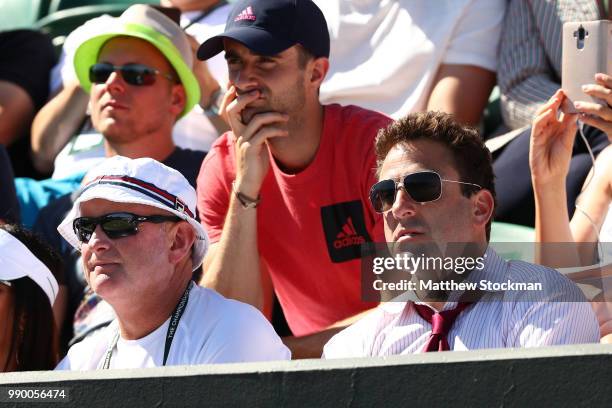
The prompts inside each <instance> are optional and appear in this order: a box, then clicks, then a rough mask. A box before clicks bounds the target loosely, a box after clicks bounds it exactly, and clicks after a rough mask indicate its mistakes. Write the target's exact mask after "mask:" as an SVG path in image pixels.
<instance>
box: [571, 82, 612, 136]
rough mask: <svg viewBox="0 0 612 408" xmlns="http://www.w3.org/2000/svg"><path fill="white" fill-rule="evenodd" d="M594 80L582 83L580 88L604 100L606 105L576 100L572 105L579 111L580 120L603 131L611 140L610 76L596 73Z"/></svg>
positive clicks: (611, 83)
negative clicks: (589, 82) (585, 83)
mask: <svg viewBox="0 0 612 408" xmlns="http://www.w3.org/2000/svg"><path fill="white" fill-rule="evenodd" d="M595 81H596V82H597V83H596V84H588V85H583V86H582V90H583V91H584V93H585V94H587V95H589V96H592V97H594V98H599V99H602V100H604V101H605V102H606V105H605V106H604V105H600V104H597V103H594V102H585V101H578V102H575V103H574V106H575V107H576V110H577V111H578V112H580V120H582V121H583V122H584V123H585V124H586V125H591V126H594V127H596V128H598V129H600V130H601V131H603V132H605V133H606V134H607V135H608V139H610V140H612V107H611V106H612V77H611V76H610V75H606V74H596V75H595Z"/></svg>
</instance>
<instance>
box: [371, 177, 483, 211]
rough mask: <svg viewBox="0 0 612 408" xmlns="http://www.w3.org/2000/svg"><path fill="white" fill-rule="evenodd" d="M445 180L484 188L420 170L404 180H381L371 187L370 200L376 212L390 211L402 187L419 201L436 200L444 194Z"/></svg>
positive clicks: (479, 188)
mask: <svg viewBox="0 0 612 408" xmlns="http://www.w3.org/2000/svg"><path fill="white" fill-rule="evenodd" d="M443 181H446V182H448V183H458V184H465V185H468V186H473V187H475V188H477V189H478V190H481V189H482V187H481V186H479V185H478V184H474V183H466V182H463V181H456V180H447V179H443V178H442V177H440V175H439V174H438V173H436V172H435V171H420V172H417V173H411V174H408V175H406V176H404V179H403V180H402V181H395V180H390V179H389V180H381V181H379V182H378V183H376V184H374V185H373V186H372V188H371V189H370V201H371V202H372V207H374V210H375V211H376V212H379V213H383V212H386V211H389V210H390V209H391V207H393V203H394V202H395V194H396V193H397V190H398V189H400V188H403V189H404V190H405V191H406V193H408V195H409V196H410V198H412V199H413V200H414V201H416V202H417V203H421V204H423V203H428V202H430V201H436V200H437V199H439V198H440V197H441V196H442V182H443Z"/></svg>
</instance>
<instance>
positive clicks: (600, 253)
mask: <svg viewBox="0 0 612 408" xmlns="http://www.w3.org/2000/svg"><path fill="white" fill-rule="evenodd" d="M576 123H577V125H578V132H579V133H580V137H581V138H582V141H583V142H584V144H585V146H586V148H587V151H588V152H589V156H590V157H591V162H592V163H593V173H592V175H591V177H588V176H587V177H588V178H587V181H586V183H585V185H584V187H583V188H582V191H581V192H580V194H579V195H578V197H576V203H575V204H574V207H576V209H577V210H578V211H580V213H581V214H582V215H584V216H585V217H586V219H587V220H589V222H590V223H591V228H593V231H594V232H595V236H596V237H597V251H598V254H597V257H598V261H601V260H602V258H603V253H604V252H603V248H602V244H601V238H600V236H599V228H597V225H596V224H595V222H594V221H593V219H592V218H591V216H590V215H589V214H588V213H587V212H586V211H585V210H584V209H582V208H581V207H580V206H579V205H578V199H579V198H580V196H581V195H582V193H583V192H584V191H585V190H586V189H587V187H588V186H589V184H590V183H591V180H592V179H593V177H595V172H596V171H597V168H596V167H595V155H594V154H593V150H591V145H589V141H588V140H587V138H586V136H585V135H584V131H583V128H584V123H583V122H582V121H581V120H577V121H576Z"/></svg>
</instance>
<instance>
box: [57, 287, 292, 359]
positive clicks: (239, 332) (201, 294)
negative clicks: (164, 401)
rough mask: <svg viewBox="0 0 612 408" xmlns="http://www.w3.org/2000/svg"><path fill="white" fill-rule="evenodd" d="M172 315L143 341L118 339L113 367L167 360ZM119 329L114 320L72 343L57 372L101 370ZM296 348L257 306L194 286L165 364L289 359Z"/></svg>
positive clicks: (112, 357)
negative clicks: (289, 347)
mask: <svg viewBox="0 0 612 408" xmlns="http://www.w3.org/2000/svg"><path fill="white" fill-rule="evenodd" d="M169 324H170V317H169V318H168V320H166V321H165V322H164V323H163V324H162V325H161V326H159V327H158V328H157V329H155V330H154V331H153V332H151V333H150V334H148V335H147V336H145V337H143V338H141V339H138V340H125V339H123V338H121V337H120V338H119V341H118V342H117V347H116V348H114V350H113V354H112V356H111V360H110V368H143V367H159V366H162V365H163V364H162V363H163V357H164V348H165V344H166V333H167V331H168V325H169ZM117 330H118V322H117V320H114V321H113V322H112V323H111V324H110V325H109V326H107V327H106V328H104V329H102V330H100V331H98V332H96V333H94V334H92V335H91V336H89V337H87V338H86V339H85V340H83V341H82V342H80V343H78V344H76V345H74V346H72V347H71V348H70V350H68V355H67V356H66V357H65V358H64V359H63V360H62V361H61V362H60V363H59V365H58V366H57V367H56V370H95V369H100V368H102V365H103V363H104V359H105V356H106V352H107V350H108V348H109V346H110V345H111V343H112V340H113V338H114V337H115V335H116V333H117ZM290 358H291V352H290V351H289V349H288V348H287V347H285V345H284V344H283V343H282V341H281V339H280V338H279V337H278V336H277V335H276V333H275V331H274V329H273V328H272V325H270V323H269V322H268V321H267V320H266V319H265V317H264V316H263V315H262V314H261V313H260V312H259V311H258V310H257V309H255V308H254V307H252V306H250V305H247V304H246V303H242V302H238V301H235V300H230V299H226V298H224V297H223V296H221V295H220V294H218V293H217V292H215V291H213V290H211V289H206V288H203V287H200V286H197V285H194V286H193V288H192V289H191V292H190V293H189V300H188V302H187V307H186V308H185V312H184V313H183V315H182V317H181V319H180V321H179V324H178V328H177V330H176V333H175V335H174V339H173V341H172V345H171V348H170V353H169V355H168V361H167V362H166V365H191V364H214V363H217V364H218V363H238V362H248V361H271V360H288V359H290Z"/></svg>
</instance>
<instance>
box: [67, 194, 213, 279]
mask: <svg viewBox="0 0 612 408" xmlns="http://www.w3.org/2000/svg"><path fill="white" fill-rule="evenodd" d="M109 197H112V200H111V199H109ZM95 198H101V199H104V200H109V201H112V202H116V203H129V204H143V205H148V206H150V207H156V208H159V209H160V210H163V211H167V212H169V213H172V214H175V215H177V216H178V217H179V218H182V219H183V220H185V221H187V222H189V224H190V225H191V227H192V228H193V229H194V231H195V234H196V240H195V242H194V244H193V245H194V246H193V254H192V261H193V270H196V269H197V268H199V267H200V265H201V264H202V261H203V260H204V255H206V252H207V251H208V245H209V240H208V234H207V233H206V230H205V229H204V227H203V226H202V224H200V223H199V222H198V221H197V220H196V219H194V218H191V217H190V216H188V215H187V214H185V213H183V212H179V211H177V210H174V209H171V208H169V207H167V206H165V205H163V204H161V203H159V202H156V201H155V200H151V198H149V197H148V196H146V195H144V194H141V193H135V192H133V191H127V190H126V189H124V188H122V187H120V186H115V185H97V186H95V188H91V189H89V190H86V191H85V192H83V194H81V195H80V196H79V197H78V198H77V200H76V201H75V202H74V205H73V206H72V209H71V210H70V212H69V213H68V215H67V216H66V218H64V220H63V221H62V222H61V224H60V225H59V226H58V227H57V231H58V232H59V233H60V234H61V235H62V237H64V239H65V240H66V241H68V243H69V244H70V245H72V246H73V247H74V248H75V249H80V242H79V240H78V238H77V236H76V234H75V233H74V230H73V229H72V222H73V221H74V219H75V218H77V217H80V216H81V212H80V204H81V203H83V202H86V201H89V200H93V199H95Z"/></svg>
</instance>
